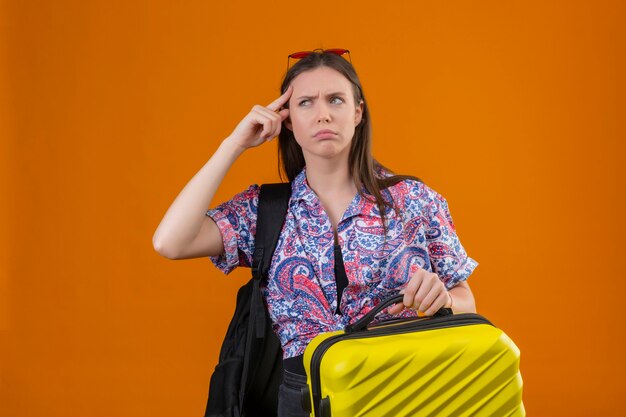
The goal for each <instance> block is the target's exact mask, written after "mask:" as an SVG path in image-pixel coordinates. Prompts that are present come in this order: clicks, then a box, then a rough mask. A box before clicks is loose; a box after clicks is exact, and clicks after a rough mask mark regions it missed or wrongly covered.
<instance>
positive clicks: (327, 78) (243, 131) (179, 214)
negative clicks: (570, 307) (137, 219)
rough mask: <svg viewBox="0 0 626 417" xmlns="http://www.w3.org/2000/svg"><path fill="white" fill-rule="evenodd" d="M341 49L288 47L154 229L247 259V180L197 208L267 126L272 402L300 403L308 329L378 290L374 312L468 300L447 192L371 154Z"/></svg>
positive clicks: (342, 315) (166, 250)
mask: <svg viewBox="0 0 626 417" xmlns="http://www.w3.org/2000/svg"><path fill="white" fill-rule="evenodd" d="M343 52H347V51H343V50H328V51H323V50H316V51H314V52H312V53H309V54H298V55H297V56H299V57H301V56H304V57H303V58H302V59H300V60H299V61H297V63H296V64H295V65H293V67H291V68H290V69H289V70H288V72H287V74H286V76H285V79H284V80H283V83H282V86H281V93H282V95H281V96H280V97H278V98H277V99H276V100H275V101H273V102H272V103H270V104H269V105H267V106H265V107H264V106H260V105H256V106H254V107H253V108H252V110H251V111H250V112H249V113H248V114H247V115H246V116H245V117H244V118H243V119H242V120H241V122H240V123H239V124H238V125H237V127H236V128H235V129H234V131H233V132H232V133H231V135H230V136H228V137H227V138H226V139H224V140H223V141H222V143H221V145H220V146H219V148H218V149H217V151H216V152H215V154H214V155H213V156H212V157H211V159H209V161H208V162H207V163H206V165H204V167H202V169H201V170H200V171H199V172H198V173H197V174H196V175H195V176H194V177H193V178H192V179H191V180H190V181H189V183H188V184H187V185H186V186H185V188H184V189H183V190H182V191H181V193H180V194H179V195H178V197H177V198H176V200H175V201H174V202H173V203H172V205H171V207H170V208H169V210H168V211H167V213H166V214H165V217H164V218H163V220H162V221H161V224H160V225H159V227H158V228H157V230H156V232H155V235H154V238H153V244H154V247H155V249H156V250H157V251H158V252H159V253H160V254H162V255H163V256H166V257H168V258H170V259H188V258H196V257H203V256H209V257H210V258H211V260H212V261H213V262H214V263H215V265H216V266H217V267H218V268H219V269H220V270H222V271H223V272H225V273H229V272H230V271H232V270H233V269H234V268H236V267H237V266H248V267H249V266H250V265H251V263H252V254H253V251H254V235H255V230H256V207H257V202H258V195H259V190H260V187H259V186H258V185H252V186H250V187H249V188H248V189H247V190H245V191H243V192H241V193H239V194H237V195H236V196H234V197H233V198H232V199H231V200H230V201H227V202H225V203H222V204H221V205H219V206H217V207H215V208H213V209H211V210H208V211H206V208H207V207H208V206H209V205H210V203H211V201H212V199H213V196H214V194H215V191H216V190H217V188H218V186H219V184H220V183H221V181H222V179H223V178H224V175H225V174H226V172H227V171H228V170H229V168H230V167H231V165H232V164H233V162H234V161H235V160H236V159H237V158H238V157H239V156H240V155H241V154H242V153H243V152H244V151H246V150H247V149H250V148H253V147H256V146H260V145H263V144H265V143H266V142H270V141H271V140H272V139H273V138H274V137H276V136H278V137H279V157H280V159H281V163H282V169H283V171H284V173H285V174H286V175H287V178H288V179H289V181H290V183H291V188H292V195H291V197H290V201H289V205H288V212H287V216H286V219H285V225H284V226H283V229H282V232H281V237H280V239H279V242H278V245H277V247H276V251H275V253H274V257H273V258H272V265H271V268H270V271H269V282H268V283H267V285H266V286H265V287H264V288H263V292H264V297H265V301H266V304H267V308H268V311H269V314H270V317H271V319H272V322H273V327H274V330H275V332H276V334H277V335H278V337H279V339H280V341H281V344H282V347H283V352H284V358H285V360H284V364H285V379H284V383H283V386H281V388H280V398H279V416H299V415H303V416H306V415H308V413H305V412H304V411H303V410H302V409H301V406H300V390H299V387H300V386H301V385H304V383H305V382H306V378H305V377H304V376H303V374H304V372H303V369H304V368H303V366H302V354H303V352H304V349H305V348H306V346H307V344H308V343H309V342H310V340H311V339H312V338H313V337H315V336H316V335H318V334H320V333H322V332H328V331H335V330H339V329H343V328H344V327H345V326H346V325H347V324H348V323H352V322H354V321H356V320H358V319H359V318H360V317H362V316H363V315H364V314H366V313H367V312H368V311H370V310H371V309H372V308H373V306H375V305H376V304H378V303H379V302H380V301H381V300H383V299H384V298H387V297H388V296H390V295H393V294H395V293H398V292H402V293H404V303H403V304H397V305H395V306H393V307H391V308H390V309H389V310H388V314H387V316H389V315H397V314H399V315H403V316H411V315H416V314H417V312H418V311H419V312H423V313H425V314H426V315H432V314H434V313H435V312H436V311H437V310H439V309H440V308H441V307H451V308H452V309H453V310H455V311H465V312H475V309H476V308H475V304H474V298H473V295H472V292H471V290H470V287H469V285H468V284H467V282H466V280H467V278H468V277H469V275H470V274H471V273H472V271H473V270H474V268H475V267H476V266H477V263H476V262H475V261H474V260H473V259H471V258H469V257H468V256H467V254H466V252H465V250H464V248H463V246H462V245H461V243H460V241H459V239H458V237H457V235H456V232H455V228H454V223H453V221H452V217H451V215H450V212H449V209H448V205H447V202H446V200H445V199H444V198H443V197H442V196H441V195H440V194H438V193H437V192H436V191H434V190H432V189H431V188H429V187H428V186H426V185H425V184H424V183H423V182H421V181H420V180H419V179H417V178H415V177H410V176H396V175H393V174H392V173H391V171H390V170H388V169H387V168H385V167H383V166H382V165H381V164H379V163H378V162H377V161H376V160H375V159H374V158H373V156H372V153H371V147H372V138H371V121H370V115H369V111H368V107H367V103H366V100H365V96H364V95H363V90H362V88H361V83H360V81H359V79H358V77H357V74H356V72H355V70H354V68H353V67H352V65H351V63H350V62H348V61H347V60H346V59H344V58H343V57H342V56H341V55H343ZM205 214H206V215H205ZM383 318H384V317H383Z"/></svg>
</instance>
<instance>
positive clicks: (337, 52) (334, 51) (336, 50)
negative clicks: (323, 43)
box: [324, 49, 348, 56]
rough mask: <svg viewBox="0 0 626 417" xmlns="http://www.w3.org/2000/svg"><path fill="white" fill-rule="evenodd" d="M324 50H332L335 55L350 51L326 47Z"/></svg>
mask: <svg viewBox="0 0 626 417" xmlns="http://www.w3.org/2000/svg"><path fill="white" fill-rule="evenodd" d="M324 52H330V53H331V54H335V55H340V56H341V55H343V54H345V53H346V52H348V50H347V49H326V50H325V51H324Z"/></svg>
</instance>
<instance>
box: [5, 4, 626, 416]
mask: <svg viewBox="0 0 626 417" xmlns="http://www.w3.org/2000/svg"><path fill="white" fill-rule="evenodd" d="M175 3H178V4H177V5H175ZM1 7H2V9H1V13H2V14H1V16H2V23H1V25H2V26H1V30H2V32H1V33H2V38H1V39H2V42H1V43H0V45H1V47H2V50H1V51H0V53H1V55H0V62H1V63H2V65H0V71H1V72H0V82H1V84H0V86H1V90H0V91H1V94H2V99H3V100H2V101H1V104H0V106H1V107H0V109H1V110H0V113H1V115H2V119H1V120H0V121H1V124H0V127H1V129H2V131H1V132H0V134H1V135H2V141H1V147H2V148H1V149H0V151H1V153H0V155H1V161H0V167H1V168H0V169H1V170H2V175H1V181H0V187H2V188H1V189H0V193H1V194H0V195H2V196H3V197H2V198H1V199H2V201H3V203H2V206H1V207H2V213H1V216H0V219H1V220H0V221H1V222H2V224H1V228H2V240H1V241H0V244H1V245H2V246H1V247H0V261H1V262H2V263H1V265H2V269H1V271H0V272H1V274H2V275H1V278H0V355H1V356H0V366H1V368H0V371H1V375H0V384H1V386H0V387H1V395H0V414H1V415H2V416H3V417H4V416H6V417H18V416H19V417H22V416H24V417H26V416H36V415H45V416H47V417H78V416H86V415H89V416H92V417H99V416H103V417H104V416H106V417H110V416H116V417H126V416H128V417H130V416H133V417H136V416H151V417H160V416H163V417H165V416H168V417H169V416H201V415H203V412H204V407H205V402H206V396H207V392H208V382H209V377H210V374H211V371H212V369H213V366H214V365H215V363H216V359H217V354H218V350H219V347H220V342H221V338H222V336H223V334H224V332H225V330H226V326H227V323H228V320H229V318H230V316H231V312H232V309H233V307H234V300H235V293H236V290H237V288H238V287H239V285H240V284H242V283H244V282H245V281H246V280H247V279H248V277H249V270H246V269H241V270H239V271H236V272H234V273H233V274H231V276H229V277H225V276H223V275H222V274H221V273H220V272H219V271H217V270H216V269H215V268H214V267H213V266H212V265H211V263H210V261H209V260H207V259H195V260H187V261H176V262H175V261H171V260H168V259H165V258H163V257H161V256H159V255H158V254H157V253H156V252H155V251H154V250H153V248H152V242H151V239H152V234H153V233H154V230H155V229H156V227H157V225H158V224H159V222H160V220H161V218H162V216H163V214H164V213H165V211H166V210H167V208H168V207H169V205H170V203H171V202H172V201H173V199H174V198H175V197H176V195H177V194H178V192H179V191H180V190H181V189H182V187H183V186H184V185H185V184H186V183H187V181H188V180H189V179H190V178H191V177H192V176H193V175H194V174H195V173H196V172H197V170H199V169H200V167H201V166H202V165H203V164H204V163H205V162H206V161H207V160H208V158H209V157H210V156H211V154H212V153H213V151H214V150H215V149H216V148H217V146H218V144H219V143H220V141H221V140H222V139H223V138H224V137H226V136H227V135H228V134H229V133H230V132H231V131H232V129H233V128H234V127H235V125H236V124H237V122H238V121H239V120H240V119H241V118H242V117H243V116H244V115H245V114H246V113H247V112H248V111H249V110H250V108H251V107H252V106H253V105H254V104H267V103H269V102H271V101H272V100H273V99H274V98H275V97H276V96H277V95H278V88H279V83H280V79H281V77H282V76H283V74H284V72H285V69H286V64H287V62H286V61H287V60H286V56H287V54H288V53H290V52H293V51H298V50H303V49H313V48H316V47H327V48H329V47H344V48H349V49H351V51H352V62H353V63H354V65H355V67H356V68H357V70H358V72H359V74H360V76H361V80H362V82H363V85H364V89H365V93H366V96H367V99H368V101H369V103H370V106H371V112H372V117H373V120H374V125H373V127H374V141H375V146H374V148H375V155H376V157H377V158H378V159H379V160H380V161H381V162H382V163H384V164H386V165H388V166H390V167H391V168H393V169H394V170H395V171H397V172H400V173H408V174H413V175H417V176H419V177H421V178H422V179H424V180H425V181H426V183H427V184H429V185H430V186H431V187H433V188H434V189H435V190H437V191H439V192H440V193H441V194H443V195H444V196H445V197H446V198H447V199H448V202H449V204H450V208H451V211H452V215H453V217H454V220H455V222H456V225H457V229H458V233H459V236H460V237H461V241H462V242H463V244H464V246H465V248H466V249H467V251H468V253H469V254H470V256H472V257H473V258H475V259H476V260H477V261H478V262H479V263H480V266H479V267H478V269H477V270H476V271H475V273H474V274H473V276H472V277H471V278H470V283H471V285H472V288H473V289H474V292H475V295H476V298H477V304H478V309H479V312H481V313H482V314H484V315H485V316H487V317H488V318H490V319H491V320H492V321H493V322H494V323H495V324H496V325H498V326H499V327H501V328H502V329H504V330H505V331H506V332H507V333H508V334H509V335H510V336H511V337H512V338H513V340H515V342H516V343H517V345H518V346H519V347H520V349H521V352H522V373H523V377H524V383H525V388H524V401H525V404H526V408H527V411H528V415H529V416H598V415H602V416H621V415H626V402H624V401H623V398H624V394H625V383H624V378H625V375H626V360H625V359H624V356H623V355H624V352H625V351H626V349H625V348H626V346H625V334H626V332H625V330H626V327H625V324H626V323H625V318H624V317H625V316H624V313H623V308H622V306H621V302H622V299H623V294H624V290H625V287H626V284H625V280H624V278H625V274H624V268H623V264H622V262H623V261H622V259H623V256H624V255H623V253H624V250H625V249H626V246H625V245H624V243H623V242H624V241H623V236H624V233H625V232H626V230H625V221H624V215H623V213H624V212H625V211H626V207H625V206H626V204H625V195H626V193H625V190H626V186H625V185H626V184H625V182H626V181H625V180H626V175H625V172H624V164H625V162H626V161H624V159H625V158H624V157H625V155H626V152H625V149H624V140H625V139H626V135H625V133H626V132H625V129H624V116H625V115H626V111H625V110H626V106H625V101H624V97H625V94H624V93H625V87H624V81H625V77H624V74H626V68H625V65H624V57H625V56H626V51H625V48H624V46H625V45H624V40H625V39H626V33H625V32H626V29H625V27H626V25H625V19H624V17H625V13H624V12H625V7H624V3H623V2H620V1H586V2H585V1H527V2H502V1H471V2H470V1H445V2H441V1H414V2H409V1H406V2H391V3H390V2H387V3H379V2H373V1H372V2H370V3H367V2H363V1H348V2H334V1H328V0H322V1H319V2H314V3H310V2H294V1H283V0H277V1H272V2H256V1H246V2H245V3H244V2H231V3H228V2H201V1H186V2H168V1H160V0H158V1H157V0H151V1H146V0H141V1H134V2H112V1H64V2H44V1H39V2H37V1H30V2H24V1H18V0H14V1H5V2H3V3H2V6H1ZM275 146H276V142H275V141H274V142H272V144H271V145H268V146H264V147H261V148H257V149H254V150H251V151H249V152H247V153H246V154H244V155H243V156H242V157H241V158H240V159H239V160H238V161H237V162H236V164H235V165H234V166H233V168H232V170H231V171H230V173H229V174H228V176H227V178H226V180H225V181H224V183H223V185H222V186H221V188H220V189H219V191H218V195H217V196H216V198H215V200H214V204H216V203H218V202H221V201H224V200H225V199H227V198H230V197H231V196H232V195H234V194H235V193H237V192H239V191H241V190H242V189H244V187H246V186H248V185H249V184H251V183H254V182H257V183H263V182H268V181H276V180H277V178H278V177H277V173H276V162H275V161H276V149H275ZM214 204H213V205H214Z"/></svg>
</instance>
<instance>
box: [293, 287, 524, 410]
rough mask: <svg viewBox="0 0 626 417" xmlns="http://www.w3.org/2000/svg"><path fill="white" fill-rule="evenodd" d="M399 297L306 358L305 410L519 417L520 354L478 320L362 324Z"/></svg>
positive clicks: (313, 346)
mask: <svg viewBox="0 0 626 417" xmlns="http://www.w3.org/2000/svg"><path fill="white" fill-rule="evenodd" d="M401 301H402V295H398V296H394V297H392V298H389V299H387V300H386V301H384V302H382V303H381V304H380V305H379V306H377V307H376V308H375V309H373V310H372V311H371V312H370V313H369V314H368V315H366V316H365V317H363V318H362V319H361V320H359V321H358V322H356V323H355V324H353V325H352V326H348V327H347V328H346V330H344V331H338V332H332V333H325V334H321V335H319V336H317V337H315V338H314V339H313V340H312V341H311V343H310V344H309V346H307V348H306V350H305V352H304V366H305V370H306V373H307V385H308V387H307V389H305V390H304V392H303V405H304V406H305V408H306V409H307V411H310V412H311V416H314V417H331V416H332V417H361V416H370V417H383V416H384V417H403V416H407V417H408V416H412V417H413V416H418V417H422V416H424V417H425V416H433V417H434V416H437V417H443V416H494V417H505V416H515V417H518V416H525V415H526V413H525V411H524V405H523V403H522V378H521V375H520V372H519V359H520V352H519V349H518V348H517V346H515V344H514V343H513V341H512V340H511V339H510V338H509V337H508V336H507V335H506V334H504V332H503V331H502V330H500V329H498V328H497V327H495V326H493V325H492V324H491V323H490V322H489V321H488V320H487V319H485V318H484V317H482V316H480V315H478V314H469V313H462V314H452V313H451V311H450V310H444V309H442V310H440V312H439V313H438V314H437V315H435V316H433V317H429V318H412V319H401V320H393V321H386V322H383V323H380V324H377V325H373V326H369V327H368V324H369V323H370V322H371V321H372V320H373V319H374V316H375V315H376V314H378V313H379V312H380V311H382V310H383V309H384V308H386V307H388V306H390V305H392V304H395V303H397V302H401Z"/></svg>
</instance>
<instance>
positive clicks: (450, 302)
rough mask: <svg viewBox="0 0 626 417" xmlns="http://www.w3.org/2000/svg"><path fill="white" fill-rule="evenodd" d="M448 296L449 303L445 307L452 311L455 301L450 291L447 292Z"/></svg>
mask: <svg viewBox="0 0 626 417" xmlns="http://www.w3.org/2000/svg"><path fill="white" fill-rule="evenodd" d="M446 294H448V302H447V303H446V305H445V306H444V307H445V308H450V309H451V308H452V306H453V305H454V299H453V298H452V294H450V291H446Z"/></svg>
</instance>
